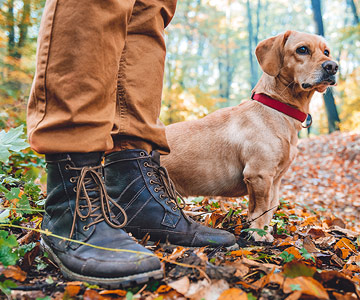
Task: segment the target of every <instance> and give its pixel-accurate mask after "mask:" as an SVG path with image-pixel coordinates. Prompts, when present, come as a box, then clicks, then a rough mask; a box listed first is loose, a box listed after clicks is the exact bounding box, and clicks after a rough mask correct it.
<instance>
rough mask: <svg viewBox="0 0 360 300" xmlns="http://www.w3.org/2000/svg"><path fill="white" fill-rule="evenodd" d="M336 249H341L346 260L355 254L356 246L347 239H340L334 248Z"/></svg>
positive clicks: (342, 256)
mask: <svg viewBox="0 0 360 300" xmlns="http://www.w3.org/2000/svg"><path fill="white" fill-rule="evenodd" d="M334 249H335V250H336V249H340V251H341V258H342V259H345V258H347V257H348V256H349V254H350V253H352V252H353V253H355V250H356V248H355V246H354V244H353V243H352V242H351V241H350V240H349V239H347V238H342V239H340V240H339V241H338V242H337V243H336V244H335V246H334Z"/></svg>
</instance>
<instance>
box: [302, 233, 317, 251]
mask: <svg viewBox="0 0 360 300" xmlns="http://www.w3.org/2000/svg"><path fill="white" fill-rule="evenodd" d="M303 246H304V248H305V249H306V250H307V251H308V252H309V253H317V252H320V250H319V249H317V248H316V246H315V244H314V242H313V241H312V240H311V237H309V236H306V237H305V238H304V240H303Z"/></svg>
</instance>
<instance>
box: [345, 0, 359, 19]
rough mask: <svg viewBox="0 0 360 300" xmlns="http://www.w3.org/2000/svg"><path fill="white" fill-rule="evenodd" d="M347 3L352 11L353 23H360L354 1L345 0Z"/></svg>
mask: <svg viewBox="0 0 360 300" xmlns="http://www.w3.org/2000/svg"><path fill="white" fill-rule="evenodd" d="M346 3H347V5H348V6H349V7H350V8H351V11H352V13H353V16H354V21H353V23H354V25H357V24H359V23H360V20H359V15H358V12H357V10H356V5H355V2H354V0H347V1H346Z"/></svg>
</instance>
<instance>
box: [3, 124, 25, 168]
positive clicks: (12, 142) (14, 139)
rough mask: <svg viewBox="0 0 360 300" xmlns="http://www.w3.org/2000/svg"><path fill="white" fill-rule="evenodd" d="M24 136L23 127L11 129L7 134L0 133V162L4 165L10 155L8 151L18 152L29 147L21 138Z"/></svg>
mask: <svg viewBox="0 0 360 300" xmlns="http://www.w3.org/2000/svg"><path fill="white" fill-rule="evenodd" d="M23 134H24V126H23V125H21V126H19V127H16V128H11V129H10V130H9V131H8V132H6V131H5V130H1V131H0V162H4V163H6V162H7V161H8V159H9V156H10V155H11V153H10V151H15V152H18V151H20V150H23V149H26V148H28V147H29V144H28V143H27V142H26V141H25V139H23V138H21V136H22V135H23Z"/></svg>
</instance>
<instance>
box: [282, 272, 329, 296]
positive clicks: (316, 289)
mask: <svg viewBox="0 0 360 300" xmlns="http://www.w3.org/2000/svg"><path fill="white" fill-rule="evenodd" d="M295 285H297V286H299V287H300V291H301V294H302V295H308V296H313V297H316V299H329V295H328V293H327V292H326V290H325V288H324V287H323V286H322V285H321V283H320V282H318V281H317V280H315V279H314V278H312V277H304V276H299V277H296V278H286V279H285V281H284V287H283V291H284V293H285V294H288V293H291V292H293V287H294V286H295Z"/></svg>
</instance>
